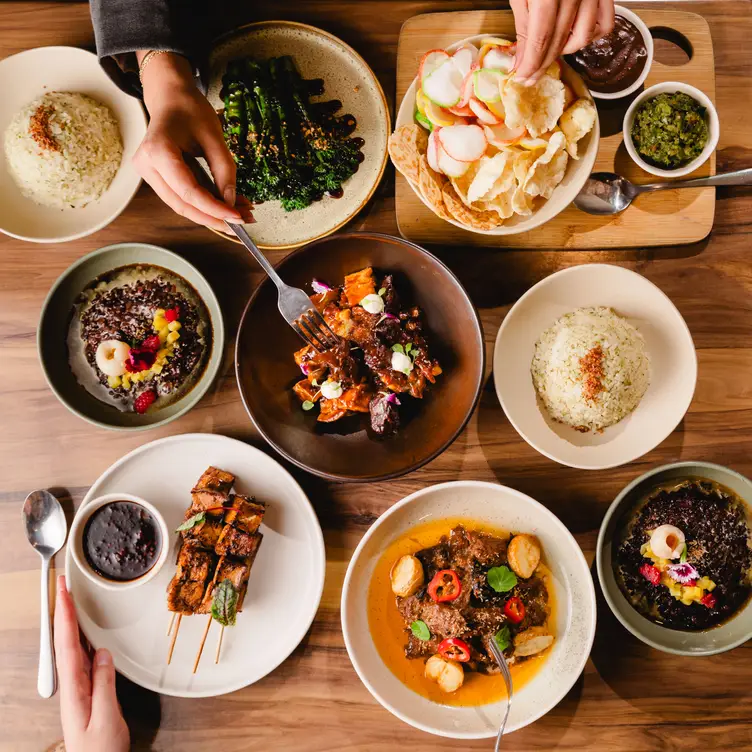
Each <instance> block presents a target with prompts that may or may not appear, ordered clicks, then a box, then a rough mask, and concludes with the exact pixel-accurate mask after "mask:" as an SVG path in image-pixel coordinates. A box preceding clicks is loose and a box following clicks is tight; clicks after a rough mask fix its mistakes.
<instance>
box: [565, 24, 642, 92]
mask: <svg viewBox="0 0 752 752" xmlns="http://www.w3.org/2000/svg"><path fill="white" fill-rule="evenodd" d="M647 59H648V51H647V48H646V46H645V40H644V39H643V38H642V34H641V33H640V30H639V29H638V28H637V27H636V26H635V25H634V24H633V23H632V22H631V21H627V19H626V18H624V17H623V16H616V18H615V19H614V30H613V31H612V32H611V33H610V34H606V36H605V37H601V38H600V39H596V40H595V41H594V42H591V43H590V44H589V45H588V46H587V47H583V48H582V49H581V50H579V51H578V52H575V53H574V54H572V55H567V56H566V60H567V62H568V63H569V64H570V65H571V66H572V67H573V68H574V69H575V70H576V71H577V72H578V73H579V74H580V75H581V76H582V78H583V79H584V81H585V83H586V84H587V87H588V88H589V89H592V90H593V91H602V92H604V93H613V92H617V91H623V90H624V89H628V88H629V87H630V86H631V85H632V84H633V83H634V82H635V81H636V80H637V79H638V78H639V77H640V75H641V74H642V71H643V70H644V69H645V65H646V64H647Z"/></svg>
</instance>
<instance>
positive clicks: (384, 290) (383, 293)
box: [378, 287, 386, 298]
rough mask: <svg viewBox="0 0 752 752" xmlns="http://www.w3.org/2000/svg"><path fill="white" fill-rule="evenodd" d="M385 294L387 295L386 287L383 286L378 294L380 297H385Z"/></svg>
mask: <svg viewBox="0 0 752 752" xmlns="http://www.w3.org/2000/svg"><path fill="white" fill-rule="evenodd" d="M384 295H386V287H382V288H381V289H380V290H379V292H378V296H379V297H380V298H383V297H384Z"/></svg>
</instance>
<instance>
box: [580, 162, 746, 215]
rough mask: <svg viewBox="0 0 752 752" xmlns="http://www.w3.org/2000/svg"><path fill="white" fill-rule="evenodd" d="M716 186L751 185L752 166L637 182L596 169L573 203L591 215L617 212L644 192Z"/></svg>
mask: <svg viewBox="0 0 752 752" xmlns="http://www.w3.org/2000/svg"><path fill="white" fill-rule="evenodd" d="M715 185H752V169H747V170H737V171H736V172H724V173H722V174H720V175H711V176H710V177H707V178H692V179H691V180H674V181H671V182H666V183H648V184H647V185H635V184H634V183H632V182H630V181H629V180H627V179H626V178H623V177H621V175H617V174H616V173H614V172H594V173H593V174H592V175H591V176H590V177H589V178H588V179H587V182H586V183H585V185H584V186H583V187H582V190H581V191H580V192H579V194H577V198H575V200H574V205H575V206H576V207H577V208H578V209H582V211H584V212H587V213H588V214H601V215H603V214H618V213H619V212H622V211H624V210H625V209H626V208H627V207H628V206H629V205H630V204H631V203H632V201H633V200H634V198H635V197H636V196H639V195H640V194H641V193H653V192H654V191H671V190H674V189H676V188H706V187H709V186H715Z"/></svg>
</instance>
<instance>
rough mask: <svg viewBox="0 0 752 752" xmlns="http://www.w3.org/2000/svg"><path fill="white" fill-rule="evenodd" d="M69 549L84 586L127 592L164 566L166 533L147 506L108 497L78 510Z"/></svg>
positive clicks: (142, 502)
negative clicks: (85, 584) (90, 583)
mask: <svg viewBox="0 0 752 752" xmlns="http://www.w3.org/2000/svg"><path fill="white" fill-rule="evenodd" d="M70 545H71V554H72V555H73V560H74V561H75V562H76V564H77V566H78V568H79V569H80V570H81V571H82V572H83V573H84V575H85V576H86V577H87V578H88V579H89V580H91V581H92V582H93V583H95V584H96V585H99V586H100V587H102V588H104V589H105V590H130V589H131V588H135V587H139V586H140V585H143V584H144V583H146V582H149V580H151V579H153V578H154V577H156V575H157V573H158V572H159V570H160V569H161V568H162V566H163V565H164V563H165V561H166V560H167V554H168V551H169V548H170V531H169V530H168V528H167V523H166V522H165V521H164V518H163V517H162V515H161V514H160V513H159V511H158V510H157V509H156V507H154V505H153V504H150V503H149V502H148V501H146V500H145V499H142V498H140V497H138V496H133V495H132V494H126V493H111V494H106V495H105V496H100V497H99V498H97V499H93V500H92V501H91V502H89V503H88V504H87V505H86V506H84V507H83V508H82V509H80V510H79V512H78V514H77V515H76V517H75V519H74V520H73V525H72V526H71V532H70Z"/></svg>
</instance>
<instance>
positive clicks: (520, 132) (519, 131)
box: [483, 123, 527, 149]
mask: <svg viewBox="0 0 752 752" xmlns="http://www.w3.org/2000/svg"><path fill="white" fill-rule="evenodd" d="M483 132H484V134H485V136H486V138H487V139H488V143H489V144H491V145H492V146H496V147H497V148H499V149H501V148H502V147H504V146H513V145H514V144H517V143H519V142H520V141H522V139H523V138H524V137H525V136H526V135H527V130H526V129H525V126H524V125H521V126H519V128H510V127H509V126H508V125H505V124H504V123H501V124H500V125H486V126H484V128H483Z"/></svg>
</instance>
